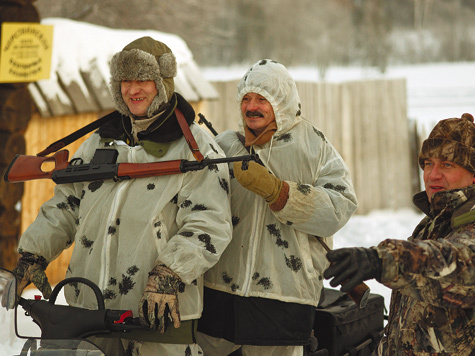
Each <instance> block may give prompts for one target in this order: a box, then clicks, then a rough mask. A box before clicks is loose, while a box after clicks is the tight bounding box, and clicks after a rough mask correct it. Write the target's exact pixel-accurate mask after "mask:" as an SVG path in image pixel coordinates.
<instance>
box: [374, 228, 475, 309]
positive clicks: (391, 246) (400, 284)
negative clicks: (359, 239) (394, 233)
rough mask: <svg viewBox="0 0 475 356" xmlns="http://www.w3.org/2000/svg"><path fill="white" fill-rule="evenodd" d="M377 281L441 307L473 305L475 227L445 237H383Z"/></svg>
mask: <svg viewBox="0 0 475 356" xmlns="http://www.w3.org/2000/svg"><path fill="white" fill-rule="evenodd" d="M377 251H378V255H379V257H380V258H381V259H382V262H383V263H382V265H383V270H382V274H381V279H380V282H381V283H383V284H384V285H386V286H387V287H389V288H391V289H398V290H399V291H400V292H401V293H403V294H405V295H409V296H410V297H412V298H415V299H417V300H422V301H430V303H431V304H434V305H438V306H440V307H444V308H454V307H457V308H473V307H475V231H465V232H463V233H460V234H456V235H453V236H450V237H448V238H447V239H438V240H424V241H405V240H391V239H388V240H385V241H383V242H381V243H380V244H379V245H378V247H377Z"/></svg>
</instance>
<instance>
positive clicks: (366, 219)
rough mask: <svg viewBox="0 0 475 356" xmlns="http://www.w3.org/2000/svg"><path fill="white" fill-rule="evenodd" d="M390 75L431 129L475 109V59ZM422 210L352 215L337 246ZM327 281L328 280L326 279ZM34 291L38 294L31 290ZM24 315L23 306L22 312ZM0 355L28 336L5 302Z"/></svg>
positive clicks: (380, 235)
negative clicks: (19, 333)
mask: <svg viewBox="0 0 475 356" xmlns="http://www.w3.org/2000/svg"><path fill="white" fill-rule="evenodd" d="M246 70H247V68H224V69H223V68H213V69H209V68H208V69H206V68H205V69H204V74H205V76H206V77H207V78H208V79H209V80H228V79H237V78H240V77H241V76H242V75H243V74H244V73H245V71H246ZM289 70H290V72H291V74H292V75H293V76H294V78H295V79H297V80H300V79H306V80H310V79H312V78H315V81H318V71H317V70H316V69H313V68H290V69H289ZM385 76H387V77H393V78H394V77H397V78H401V77H404V78H406V80H407V90H408V115H409V117H410V118H411V119H414V120H417V121H418V122H420V123H421V125H424V126H426V127H427V132H429V131H430V130H431V129H432V127H433V125H434V124H435V123H436V122H437V121H438V120H441V119H444V118H448V117H460V115H461V114H462V113H464V112H469V113H472V114H475V81H474V80H473V78H475V63H454V64H433V65H419V66H401V67H394V68H389V69H388V72H387V73H386V74H385ZM380 77H382V75H381V74H379V73H376V72H374V71H372V70H370V69H361V68H331V69H330V70H329V71H328V74H327V77H326V80H327V81H329V82H340V81H350V80H358V79H361V78H368V79H369V78H380ZM421 219H422V214H420V213H418V212H416V211H414V210H411V209H403V210H395V211H373V212H371V213H370V214H368V215H364V216H361V215H356V216H353V217H352V218H351V219H350V221H349V222H348V224H347V225H346V226H344V227H343V228H342V229H341V230H340V231H339V232H338V233H337V234H336V235H335V237H334V248H340V247H346V246H363V247H369V246H374V245H377V244H378V243H379V242H380V241H382V240H384V239H386V238H397V239H406V238H407V237H408V236H410V235H411V233H412V230H413V229H414V227H415V226H416V224H417V223H418V222H419V221H420V220H421ZM367 284H368V285H369V286H370V288H371V291H372V292H373V293H377V294H381V295H382V296H384V298H385V303H386V305H388V303H389V296H390V290H389V289H388V288H386V287H384V286H382V285H380V284H378V283H376V282H374V281H368V283H367ZM326 286H327V287H328V284H326ZM28 293H29V295H30V296H31V295H33V294H38V292H37V291H36V290H30V291H29V292H28ZM19 314H20V315H21V314H22V312H19ZM0 330H1V331H0V345H1V348H0V356H4V355H5V356H7V355H13V354H15V355H18V354H19V350H20V349H21V346H22V345H23V341H21V340H18V339H16V338H15V336H14V335H15V333H14V324H13V318H12V317H11V315H10V314H7V313H6V311H5V310H4V309H3V308H0ZM19 330H28V331H27V332H28V333H29V334H30V335H31V334H32V333H33V334H35V333H36V334H37V333H38V328H37V327H36V326H35V325H34V324H32V323H31V322H29V320H28V318H26V317H25V316H22V317H21V320H20V327H19Z"/></svg>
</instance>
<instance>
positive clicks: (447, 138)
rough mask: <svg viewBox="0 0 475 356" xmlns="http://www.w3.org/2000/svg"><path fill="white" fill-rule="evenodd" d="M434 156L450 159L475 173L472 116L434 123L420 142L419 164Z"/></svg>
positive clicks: (474, 129)
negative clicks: (425, 137)
mask: <svg viewBox="0 0 475 356" xmlns="http://www.w3.org/2000/svg"><path fill="white" fill-rule="evenodd" d="M430 157H434V158H439V159H441V160H444V161H450V162H454V163H456V164H458V165H459V166H462V167H463V168H465V169H466V170H468V171H470V172H472V173H475V124H474V123H473V116H472V115H470V114H467V113H465V114H463V115H462V117H461V118H451V119H445V120H441V121H439V122H438V123H437V125H435V127H434V129H433V130H432V132H431V133H430V135H429V137H428V138H427V140H425V141H424V142H423V143H422V149H421V153H420V154H419V165H420V166H421V168H422V169H424V161H425V160H426V159H427V158H430Z"/></svg>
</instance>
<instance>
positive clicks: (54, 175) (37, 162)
mask: <svg viewBox="0 0 475 356" xmlns="http://www.w3.org/2000/svg"><path fill="white" fill-rule="evenodd" d="M117 155H118V152H117V150H115V149H110V148H99V149H97V150H96V152H95V154H94V157H93V158H92V160H91V163H88V164H82V163H80V164H77V163H78V162H81V161H82V160H81V159H74V160H72V161H71V162H68V157H69V152H68V150H61V151H58V152H56V153H55V154H54V155H52V156H47V157H38V156H28V155H16V156H15V158H14V159H13V161H12V162H11V163H10V165H9V167H8V168H7V170H6V172H5V175H4V180H5V181H6V182H10V183H15V182H24V181H28V180H33V179H44V178H46V179H48V178H49V179H52V180H53V181H54V182H55V183H56V184H63V183H74V182H87V181H94V180H104V179H113V180H115V181H120V180H127V179H132V178H144V177H152V176H163V175H171V174H178V173H186V172H190V171H197V170H201V169H203V168H205V167H208V166H212V165H216V164H219V163H229V162H236V161H242V162H243V169H247V164H248V162H249V161H251V160H257V159H258V155H257V154H250V155H245V156H238V157H223V158H214V159H212V158H204V159H202V160H201V161H188V160H185V159H177V160H171V161H161V162H151V163H116V160H117ZM45 162H54V164H55V166H54V168H53V169H52V170H49V171H43V169H42V165H43V164H44V163H45Z"/></svg>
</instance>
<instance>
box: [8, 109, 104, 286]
mask: <svg viewBox="0 0 475 356" xmlns="http://www.w3.org/2000/svg"><path fill="white" fill-rule="evenodd" d="M97 118H98V116H97V113H90V114H79V115H74V116H54V117H49V118H43V117H41V116H40V115H39V114H37V113H36V114H34V115H33V117H32V119H31V121H30V123H29V125H28V128H27V130H26V133H25V140H26V154H27V155H36V153H38V152H40V151H42V150H43V149H45V148H46V147H48V145H49V144H51V143H53V142H54V141H56V140H59V139H61V138H63V137H64V136H66V135H68V134H70V133H71V132H74V131H76V130H77V129H79V128H81V127H83V126H85V125H87V124H89V123H90V122H92V121H94V120H96V119H97ZM89 135H90V134H88V135H86V136H84V137H83V138H81V139H79V140H78V141H76V142H73V143H72V144H70V145H69V146H66V147H65V149H67V150H68V151H69V153H70V157H71V156H72V155H73V153H74V152H75V151H76V150H77V149H78V147H79V145H80V144H81V143H82V142H84V140H85V139H86V138H87V137H88V136H89ZM11 184H12V185H13V184H20V183H11ZM54 186H55V183H54V182H53V181H52V180H49V179H39V180H32V181H28V182H25V183H24V193H23V199H22V210H21V221H22V222H21V231H22V232H23V231H25V229H26V228H27V227H28V225H30V224H31V223H32V222H33V221H34V220H35V218H36V215H37V214H38V211H39V209H40V207H41V205H42V204H43V203H44V202H45V201H47V200H48V199H50V198H51V197H52V196H53V191H54ZM72 250H73V249H72V247H71V248H69V249H67V250H65V251H64V252H63V253H62V254H61V255H60V256H59V257H58V258H57V259H56V260H55V261H53V262H52V263H51V264H50V265H49V266H48V268H47V270H46V273H47V276H48V278H49V280H50V283H51V284H52V285H53V284H56V283H58V282H59V281H61V280H62V279H64V276H65V274H66V269H67V267H68V264H69V259H70V257H71V253H72Z"/></svg>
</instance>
